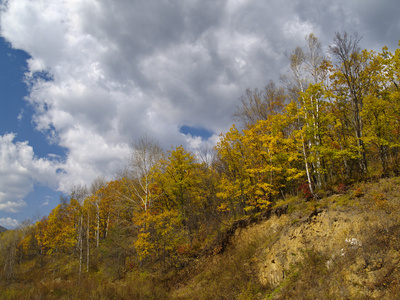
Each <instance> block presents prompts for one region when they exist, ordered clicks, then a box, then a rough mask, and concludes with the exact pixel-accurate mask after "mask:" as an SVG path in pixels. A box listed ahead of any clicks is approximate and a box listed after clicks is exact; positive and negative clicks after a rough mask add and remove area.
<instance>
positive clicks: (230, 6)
mask: <svg viewBox="0 0 400 300" xmlns="http://www.w3.org/2000/svg"><path fill="white" fill-rule="evenodd" d="M0 3H1V4H0V5H1V9H0V225H2V226H4V227H7V228H15V227H16V226H18V224H20V223H21V222H22V221H24V220H25V219H31V220H35V219H37V218H40V217H41V216H44V215H47V214H48V213H49V212H50V211H51V209H53V208H54V207H55V206H56V205H57V204H58V203H59V198H60V195H62V194H68V193H69V192H70V191H71V189H72V187H73V186H76V185H87V186H90V184H91V182H93V180H94V179H95V178H97V177H99V176H103V177H104V178H105V179H107V180H112V179H113V178H115V176H116V174H117V173H118V171H119V170H121V169H122V168H123V167H124V165H126V161H127V157H128V155H129V152H130V145H131V144H132V142H134V141H135V140H138V139H139V138H140V137H142V136H143V135H147V136H150V137H151V138H153V139H154V140H156V141H158V142H159V144H160V145H162V146H163V147H164V149H165V150H170V149H171V147H173V146H178V145H183V146H184V147H185V148H186V149H188V150H190V151H194V152H195V151H196V149H200V148H201V147H205V146H208V147H211V146H213V145H215V143H216V142H217V141H218V137H219V135H220V133H222V132H226V131H227V130H229V128H230V126H231V125H232V123H233V119H232V114H233V113H234V112H235V111H236V109H237V107H238V105H239V103H240V102H239V98H240V96H241V95H243V94H244V93H245V90H246V89H247V88H251V89H254V88H260V89H262V88H263V87H264V86H265V85H266V84H267V82H268V81H269V80H274V81H276V82H277V83H279V77H280V75H282V74H285V73H286V72H288V59H287V54H288V53H289V54H290V53H291V51H292V50H293V49H294V48H295V47H296V46H304V44H305V36H306V35H307V34H310V33H314V34H315V35H316V36H317V37H318V38H319V40H320V41H321V43H322V45H323V47H324V49H327V47H328V46H329V44H330V43H331V42H332V40H333V37H334V34H335V32H344V31H347V32H348V33H349V34H353V33H358V34H359V35H360V36H362V37H363V38H362V40H361V42H360V46H361V47H362V48H363V49H368V50H376V51H381V49H382V47H383V46H384V45H387V46H388V47H389V50H391V51H394V50H395V49H396V48H397V47H398V42H399V39H400V18H399V17H398V16H399V12H400V1H398V0H380V1H372V0H338V1H333V0H329V1H327V0H303V1H300V0H297V1H296V0H269V1H258V0H198V1H197V0H185V1H177V0H175V1H172V0H170V1H167V0H159V1H152V0H146V1H145V0H60V1H54V0H35V1H31V0H9V1H6V0H3V1H2V2H0Z"/></svg>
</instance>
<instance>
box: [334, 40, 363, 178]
mask: <svg viewBox="0 0 400 300" xmlns="http://www.w3.org/2000/svg"><path fill="white" fill-rule="evenodd" d="M360 40H361V37H359V36H358V35H357V34H354V35H352V36H349V35H348V34H347V33H346V32H345V33H343V34H340V33H338V32H337V33H336V34H335V37H334V39H333V45H331V46H330V47H329V50H330V53H331V54H332V55H333V56H334V57H335V58H336V59H337V61H338V63H337V64H336V66H335V69H334V74H333V75H332V79H333V85H334V89H336V90H337V91H340V96H341V97H343V96H345V97H347V99H348V101H349V102H350V103H351V107H349V108H350V112H351V113H352V118H351V124H352V126H353V128H354V132H355V136H356V142H357V146H358V149H359V150H358V151H359V155H360V159H359V165H360V169H361V170H362V171H363V172H364V173H367V171H368V169H367V159H366V149H365V147H364V142H363V122H362V116H361V110H362V108H363V103H364V97H365V95H366V92H367V91H368V89H369V79H368V76H363V75H365V73H363V72H364V70H365V68H366V66H367V64H368V61H369V57H368V55H366V53H365V52H364V53H362V52H361V48H360V47H359V42H360Z"/></svg>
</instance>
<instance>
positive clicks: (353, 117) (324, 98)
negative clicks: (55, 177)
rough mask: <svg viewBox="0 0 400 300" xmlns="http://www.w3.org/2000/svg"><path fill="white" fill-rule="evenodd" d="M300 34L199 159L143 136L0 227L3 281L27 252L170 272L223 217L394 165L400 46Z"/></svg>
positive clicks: (398, 145) (202, 245) (78, 263)
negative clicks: (120, 157) (43, 207)
mask: <svg viewBox="0 0 400 300" xmlns="http://www.w3.org/2000/svg"><path fill="white" fill-rule="evenodd" d="M306 41H307V43H306V44H307V45H306V47H305V48H298V49H296V50H295V51H293V53H292V55H291V56H290V66H291V70H292V71H291V73H290V74H288V75H287V76H286V77H285V78H286V79H285V81H284V82H285V86H283V87H277V86H276V85H275V84H273V83H270V84H269V85H267V87H266V88H265V90H264V91H258V90H255V91H251V90H248V91H247V93H246V95H245V96H243V97H242V98H241V101H242V107H241V108H239V109H238V111H237V113H236V114H235V117H236V119H237V120H238V123H237V124H236V125H232V127H231V129H230V130H229V131H228V132H226V133H223V134H221V136H220V140H219V142H218V144H217V145H216V146H215V149H214V152H213V158H212V159H210V160H209V163H205V162H200V160H199V159H198V155H197V154H196V153H191V152H189V151H188V150H187V149H184V147H182V146H178V147H174V148H172V149H171V150H170V151H168V152H164V151H162V150H161V148H160V147H159V146H157V143H155V142H154V141H152V140H150V139H149V138H147V137H146V138H145V139H143V140H141V141H140V142H138V143H137V144H136V145H134V147H133V151H132V160H130V165H129V166H128V167H127V170H125V171H124V172H122V173H121V176H120V177H119V178H116V179H115V180H113V181H110V182H103V183H102V184H97V185H96V186H95V187H94V188H93V189H92V190H86V192H84V193H80V194H79V193H78V194H76V193H75V194H71V197H69V198H68V199H64V201H62V202H61V203H60V204H59V205H58V206H57V207H55V208H54V209H53V211H52V212H51V213H50V214H49V216H47V217H44V218H43V219H42V220H40V221H37V222H36V223H35V224H31V225H29V226H27V227H26V229H24V230H23V231H21V232H20V233H18V235H15V236H11V235H10V233H6V234H4V233H3V234H2V235H1V236H0V238H1V239H2V243H3V244H7V245H6V246H2V247H3V248H4V249H6V250H5V251H6V252H7V255H8V256H7V255H6V256H5V257H4V258H2V260H1V261H0V264H1V266H2V268H1V270H2V271H1V272H2V273H1V276H2V277H4V278H7V279H12V278H13V268H14V267H15V264H16V263H17V262H18V263H22V262H24V261H27V260H29V259H32V258H33V257H41V259H44V260H45V259H46V258H49V257H51V258H55V259H56V258H57V257H67V258H68V260H69V261H71V262H73V263H72V265H73V266H74V268H75V269H74V272H75V274H77V275H79V274H83V273H99V272H103V273H107V272H110V273H112V276H115V277H118V276H122V274H124V272H127V270H133V269H135V270H150V271H154V270H158V271H160V270H161V271H162V272H164V273H166V272H168V271H170V270H175V271H178V270H181V269H182V268H183V267H185V266H186V265H187V264H188V263H189V262H190V261H191V260H193V259H195V258H196V257H199V256H200V255H201V254H202V253H205V252H206V251H205V250H206V249H207V247H210V246H211V245H215V244H213V243H214V242H215V240H217V239H218V234H219V233H220V232H221V230H222V229H223V228H224V226H226V224H229V222H231V221H233V220H235V219H238V218H240V217H243V216H244V215H249V214H255V213H258V212H260V211H263V210H266V209H268V208H270V207H271V206H272V205H273V204H274V203H275V202H276V201H278V200H279V199H282V198H286V197H289V196H293V195H299V196H301V197H303V198H304V199H307V200H311V199H318V198H319V194H321V193H323V192H324V191H326V190H329V189H332V187H333V186H339V187H342V189H343V187H344V186H345V184H349V183H352V182H355V181H357V180H360V179H368V178H373V177H379V176H392V175H395V174H398V173H399V171H400V170H399V166H400V160H399V158H400V156H399V150H400V90H399V84H400V83H399V77H400V49H397V50H396V51H395V52H394V53H391V52H389V51H388V49H387V48H383V50H382V52H381V53H376V52H373V51H367V50H363V51H361V50H360V49H359V48H358V40H357V38H355V37H350V36H347V34H344V35H340V34H337V35H336V37H335V40H334V44H333V46H331V52H330V54H331V55H332V59H330V58H329V57H328V56H326V55H324V54H323V53H322V51H321V45H320V44H319V42H318V40H317V39H316V37H315V36H314V35H309V36H307V38H306ZM340 192H341V191H340ZM360 193H361V192H360ZM383 198H384V197H383V196H381V195H377V196H376V202H377V203H378V204H379V205H384V199H383ZM11 249H14V250H11ZM17 258H18V260H17ZM106 261H112V262H113V263H112V264H111V265H110V264H109V263H108V264H107V263H106ZM107 270H108V271H107ZM110 270H111V271H110ZM54 272H55V271H54ZM110 276H111V275H110Z"/></svg>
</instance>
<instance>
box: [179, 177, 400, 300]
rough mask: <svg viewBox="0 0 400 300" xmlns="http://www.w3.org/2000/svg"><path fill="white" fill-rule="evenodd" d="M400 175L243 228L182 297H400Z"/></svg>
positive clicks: (294, 206) (292, 205) (298, 203)
mask: <svg viewBox="0 0 400 300" xmlns="http://www.w3.org/2000/svg"><path fill="white" fill-rule="evenodd" d="M399 184H400V178H394V179H383V180H380V181H379V182H378V183H374V184H359V185H356V186H354V187H352V188H351V189H349V190H348V191H346V192H343V193H342V194H335V195H332V196H330V197H327V198H324V199H322V200H320V201H317V202H308V203H305V202H301V201H294V202H289V210H288V214H285V215H282V216H280V217H277V216H273V217H272V218H271V219H270V220H267V221H264V222H261V223H259V224H256V225H252V226H249V227H247V228H245V229H241V230H239V231H238V232H237V233H236V235H235V238H234V240H233V243H232V244H231V246H230V247H229V250H228V251H227V252H226V253H224V254H223V255H220V256H217V257H213V258H211V259H208V260H207V261H205V262H204V265H203V266H202V267H201V268H202V272H200V273H199V274H198V275H196V276H194V277H192V278H191V279H190V280H189V281H188V282H187V283H186V284H185V285H184V286H182V287H180V288H178V289H177V290H175V291H174V293H173V295H174V296H175V297H176V298H178V299H212V298H213V295H218V297H219V298H220V299H236V298H238V299H398V298H399V297H400V292H399V291H400V289H399V281H398V278H399V275H400V270H399V261H400V243H399V242H400V222H399V210H400V203H399V200H400V185H399Z"/></svg>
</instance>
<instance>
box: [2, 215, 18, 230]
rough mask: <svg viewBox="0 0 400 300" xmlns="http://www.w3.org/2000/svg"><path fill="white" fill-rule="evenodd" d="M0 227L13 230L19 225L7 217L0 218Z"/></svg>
mask: <svg viewBox="0 0 400 300" xmlns="http://www.w3.org/2000/svg"><path fill="white" fill-rule="evenodd" d="M0 225H1V226H3V227H5V228H7V229H12V228H15V227H17V226H18V225H19V223H18V221H17V220H15V219H11V218H10V217H7V218H0Z"/></svg>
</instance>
